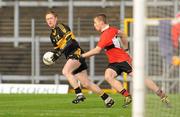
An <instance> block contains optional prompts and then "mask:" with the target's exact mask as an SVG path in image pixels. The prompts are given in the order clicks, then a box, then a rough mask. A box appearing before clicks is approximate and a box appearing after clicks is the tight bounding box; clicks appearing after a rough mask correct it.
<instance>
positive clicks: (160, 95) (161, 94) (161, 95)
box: [156, 89, 166, 99]
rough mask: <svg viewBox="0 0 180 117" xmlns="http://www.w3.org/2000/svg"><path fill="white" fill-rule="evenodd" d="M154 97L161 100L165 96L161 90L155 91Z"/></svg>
mask: <svg viewBox="0 0 180 117" xmlns="http://www.w3.org/2000/svg"><path fill="white" fill-rule="evenodd" d="M156 95H157V96H159V97H160V98H161V99H162V98H164V97H165V96H166V95H165V93H163V91H162V90H161V89H158V90H157V91H156Z"/></svg>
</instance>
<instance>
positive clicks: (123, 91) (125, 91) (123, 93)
mask: <svg viewBox="0 0 180 117" xmlns="http://www.w3.org/2000/svg"><path fill="white" fill-rule="evenodd" d="M120 93H121V94H122V95H123V96H125V97H127V96H129V95H130V94H129V92H128V91H127V90H126V89H123V90H122V91H121V92H120Z"/></svg>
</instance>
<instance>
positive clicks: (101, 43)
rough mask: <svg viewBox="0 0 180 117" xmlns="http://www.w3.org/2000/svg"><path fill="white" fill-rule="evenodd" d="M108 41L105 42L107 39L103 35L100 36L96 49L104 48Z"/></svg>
mask: <svg viewBox="0 0 180 117" xmlns="http://www.w3.org/2000/svg"><path fill="white" fill-rule="evenodd" d="M108 43H109V42H108V40H107V37H106V36H105V35H104V34H103V35H101V36H100V40H99V42H98V44H97V46H98V47H100V48H104V47H105V46H106V45H108Z"/></svg>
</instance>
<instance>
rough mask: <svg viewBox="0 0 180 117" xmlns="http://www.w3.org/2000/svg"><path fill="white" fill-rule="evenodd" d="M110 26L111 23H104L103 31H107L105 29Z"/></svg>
mask: <svg viewBox="0 0 180 117" xmlns="http://www.w3.org/2000/svg"><path fill="white" fill-rule="evenodd" d="M108 28H109V24H104V25H103V26H102V29H101V32H103V31H105V30H106V29H108Z"/></svg>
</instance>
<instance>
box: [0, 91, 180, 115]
mask: <svg viewBox="0 0 180 117" xmlns="http://www.w3.org/2000/svg"><path fill="white" fill-rule="evenodd" d="M85 96H86V98H87V99H86V100H85V102H82V103H80V104H72V103H71V101H72V99H73V98H74V97H75V95H74V94H64V95H42V94H41V95H40V94H0V117H131V116H132V110H131V108H132V105H130V106H129V107H128V108H122V107H121V105H122V103H123V98H122V96H120V95H119V94H111V96H112V97H113V98H114V100H115V105H114V106H113V108H105V106H104V102H103V101H102V100H101V98H100V97H98V96H97V95H95V94H86V95H85ZM156 98H157V99H156ZM171 98H174V99H178V98H179V99H180V96H171ZM147 99H148V100H147V102H148V103H150V106H147V108H148V109H147V110H151V111H147V112H150V113H152V112H153V111H155V112H153V113H155V114H156V113H157V110H158V109H157V108H154V107H157V106H158V108H160V109H159V110H160V111H164V112H163V114H161V115H160V116H162V117H168V116H165V115H167V114H166V112H168V113H169V115H173V116H172V117H176V115H180V112H176V111H178V110H176V109H178V108H180V107H179V106H180V105H179V104H177V102H175V101H173V103H175V105H174V107H173V108H172V109H166V108H165V107H164V106H163V105H162V104H161V102H160V101H159V100H158V97H157V96H154V95H150V96H148V98H147ZM153 100H154V101H153ZM151 103H152V104H151ZM153 103H155V105H154V104H153ZM156 104H158V105H156ZM176 106H177V107H176ZM137 108H138V107H137ZM150 108H152V109H150ZM161 108H162V110H161ZM159 110H158V111H159ZM149 116H150V115H149ZM160 116H159V115H158V116H157V117H160ZM153 117H156V115H153ZM170 117H171V116H170ZM177 117H178V116H177Z"/></svg>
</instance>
